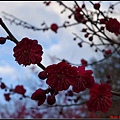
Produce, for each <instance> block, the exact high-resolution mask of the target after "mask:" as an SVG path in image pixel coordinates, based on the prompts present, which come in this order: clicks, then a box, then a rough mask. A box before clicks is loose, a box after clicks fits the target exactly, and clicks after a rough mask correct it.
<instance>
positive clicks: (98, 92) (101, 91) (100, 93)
mask: <svg viewBox="0 0 120 120" xmlns="http://www.w3.org/2000/svg"><path fill="white" fill-rule="evenodd" d="M90 96H91V97H90V100H89V101H88V103H87V106H88V109H89V110H90V111H94V112H97V111H102V112H107V111H108V109H109V108H110V107H111V105H112V100H111V97H112V93H111V86H110V85H109V84H107V83H105V84H101V85H99V84H97V83H95V84H94V86H93V87H92V88H91V89H90Z"/></svg>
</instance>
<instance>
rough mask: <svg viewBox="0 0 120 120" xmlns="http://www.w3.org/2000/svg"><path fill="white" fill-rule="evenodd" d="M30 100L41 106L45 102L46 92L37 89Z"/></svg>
mask: <svg viewBox="0 0 120 120" xmlns="http://www.w3.org/2000/svg"><path fill="white" fill-rule="evenodd" d="M31 99H32V100H37V101H38V106H40V105H42V104H43V103H44V102H45V99H46V91H45V90H43V89H41V88H39V89H38V90H36V91H35V92H34V93H33V94H32V96H31Z"/></svg>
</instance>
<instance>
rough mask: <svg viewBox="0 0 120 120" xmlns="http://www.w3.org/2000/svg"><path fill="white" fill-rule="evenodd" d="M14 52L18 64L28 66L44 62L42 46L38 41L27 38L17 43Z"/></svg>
mask: <svg viewBox="0 0 120 120" xmlns="http://www.w3.org/2000/svg"><path fill="white" fill-rule="evenodd" d="M13 51H14V57H15V60H16V61H17V62H18V64H23V65H25V66H27V65H30V64H38V63H40V62H41V60H42V54H43V51H42V46H41V45H39V44H38V41H37V40H32V39H29V38H27V37H25V38H23V39H22V40H21V41H20V42H18V43H17V45H16V46H15V47H14V49H13Z"/></svg>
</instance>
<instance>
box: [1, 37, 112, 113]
mask: <svg viewBox="0 0 120 120" xmlns="http://www.w3.org/2000/svg"><path fill="white" fill-rule="evenodd" d="M13 51H14V57H15V60H16V61H17V62H18V64H20V65H21V64H23V65H24V66H27V65H31V64H39V63H40V62H41V60H42V54H43V51H42V46H41V45H40V44H38V42H37V40H31V39H29V38H26V37H25V38H23V39H22V40H21V41H20V42H18V43H17V45H16V46H15V47H14V49H13ZM81 63H82V65H81V66H78V67H76V66H72V65H70V64H69V63H68V62H66V61H61V62H59V63H58V64H53V65H49V66H47V67H46V68H45V69H44V70H43V71H41V72H40V73H39V74H38V77H39V78H40V79H42V80H46V84H47V85H48V86H49V87H48V88H47V89H45V90H43V89H42V88H39V89H37V90H36V91H35V92H34V93H33V94H32V96H31V99H32V100H36V101H38V106H40V105H42V104H43V103H44V102H45V100H46V99H47V103H48V104H49V105H53V104H54V103H55V102H56V98H55V96H56V95H57V94H58V93H59V91H63V90H68V89H69V87H70V86H72V91H73V92H75V93H80V92H82V91H84V90H86V89H90V95H91V97H90V100H89V101H88V103H87V106H88V109H89V110H92V111H102V112H107V111H108V109H109V108H110V107H111V104H112V101H111V95H112V93H111V88H110V86H109V85H108V84H107V83H105V84H101V85H99V84H97V83H95V80H94V77H93V76H92V74H93V72H92V70H86V69H85V66H86V65H87V61H86V60H85V59H82V60H81ZM1 87H2V88H4V87H5V85H4V84H2V85H1ZM14 91H15V92H16V93H19V94H24V93H25V92H26V90H25V89H24V88H23V86H16V88H15V90H14ZM103 91H104V92H103ZM103 93H104V94H103ZM6 98H7V99H8V96H7V97H6ZM102 104H103V105H102Z"/></svg>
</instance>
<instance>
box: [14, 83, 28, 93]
mask: <svg viewBox="0 0 120 120" xmlns="http://www.w3.org/2000/svg"><path fill="white" fill-rule="evenodd" d="M14 92H16V93H18V94H22V95H24V94H25V92H26V90H25V89H24V87H23V86H22V85H17V86H16V87H15V89H14Z"/></svg>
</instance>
